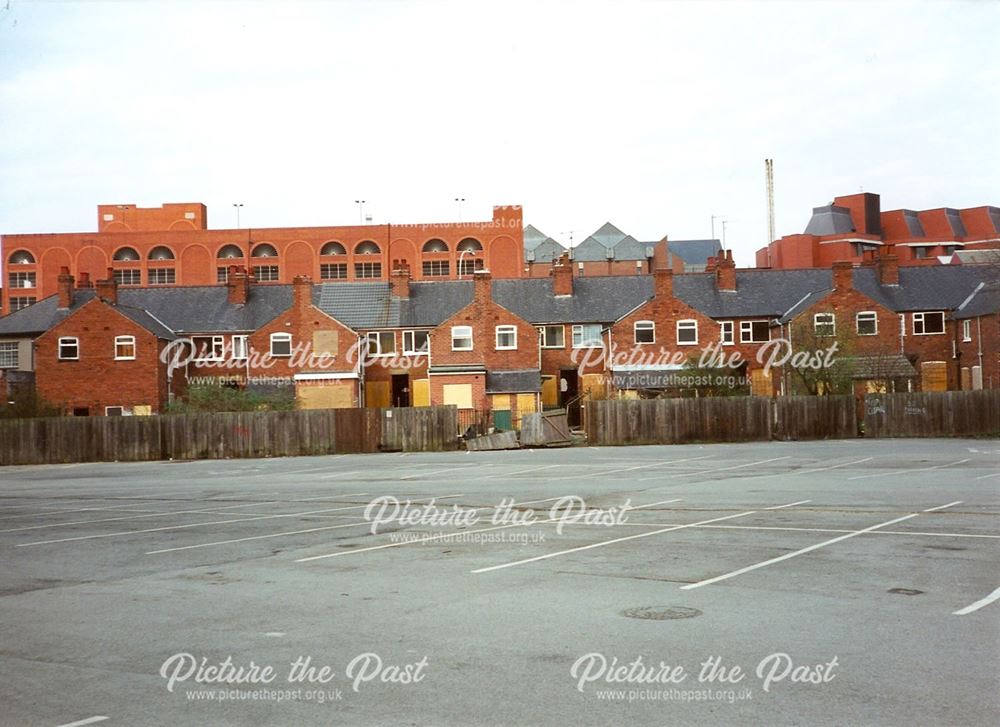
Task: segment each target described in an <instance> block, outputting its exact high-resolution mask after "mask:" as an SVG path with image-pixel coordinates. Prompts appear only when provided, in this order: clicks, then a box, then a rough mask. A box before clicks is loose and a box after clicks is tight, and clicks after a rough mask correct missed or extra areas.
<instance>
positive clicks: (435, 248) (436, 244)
mask: <svg viewBox="0 0 1000 727" xmlns="http://www.w3.org/2000/svg"><path fill="white" fill-rule="evenodd" d="M423 252H448V244H447V243H446V242H445V241H444V240H439V239H437V238H434V239H433V240H428V241H427V242H425V243H424V247H423Z"/></svg>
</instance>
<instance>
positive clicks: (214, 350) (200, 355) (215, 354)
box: [191, 336, 226, 363]
mask: <svg viewBox="0 0 1000 727" xmlns="http://www.w3.org/2000/svg"><path fill="white" fill-rule="evenodd" d="M208 339H211V347H210V348H206V349H205V350H204V351H202V352H199V350H198V342H201V341H206V340H208ZM191 341H192V343H194V344H195V349H194V354H195V356H197V358H194V359H191V361H192V362H193V363H203V362H205V361H222V360H223V359H224V358H225V357H226V337H225V336H192V337H191Z"/></svg>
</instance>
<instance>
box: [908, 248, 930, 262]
mask: <svg viewBox="0 0 1000 727" xmlns="http://www.w3.org/2000/svg"><path fill="white" fill-rule="evenodd" d="M910 249H911V250H913V257H914V258H916V259H917V260H923V259H925V258H926V257H927V248H926V247H911V248H910Z"/></svg>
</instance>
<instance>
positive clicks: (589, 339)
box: [573, 323, 604, 348]
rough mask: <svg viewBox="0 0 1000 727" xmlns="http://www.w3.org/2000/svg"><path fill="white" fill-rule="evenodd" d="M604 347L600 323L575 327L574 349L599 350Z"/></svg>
mask: <svg viewBox="0 0 1000 727" xmlns="http://www.w3.org/2000/svg"><path fill="white" fill-rule="evenodd" d="M603 345H604V344H603V342H602V341H601V324H600V323H585V324H583V325H578V326H573V348H598V347H601V346H603Z"/></svg>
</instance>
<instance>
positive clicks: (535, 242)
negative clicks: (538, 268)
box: [524, 225, 566, 263]
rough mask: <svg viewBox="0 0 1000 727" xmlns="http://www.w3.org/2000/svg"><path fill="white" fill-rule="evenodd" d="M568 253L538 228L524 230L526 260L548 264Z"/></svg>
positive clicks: (529, 227)
mask: <svg viewBox="0 0 1000 727" xmlns="http://www.w3.org/2000/svg"><path fill="white" fill-rule="evenodd" d="M564 252H566V248H565V247H563V246H562V245H560V244H559V243H558V242H557V241H556V240H554V239H553V238H551V237H549V236H548V235H546V234H545V233H544V232H542V231H541V230H539V229H538V228H537V227H534V226H532V225H528V226H527V227H525V228H524V259H525V260H527V261H529V262H535V263H548V262H552V261H553V260H555V259H557V258H558V257H559V256H560V255H562V254H563V253H564Z"/></svg>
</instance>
